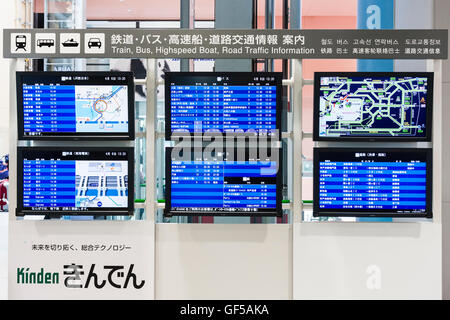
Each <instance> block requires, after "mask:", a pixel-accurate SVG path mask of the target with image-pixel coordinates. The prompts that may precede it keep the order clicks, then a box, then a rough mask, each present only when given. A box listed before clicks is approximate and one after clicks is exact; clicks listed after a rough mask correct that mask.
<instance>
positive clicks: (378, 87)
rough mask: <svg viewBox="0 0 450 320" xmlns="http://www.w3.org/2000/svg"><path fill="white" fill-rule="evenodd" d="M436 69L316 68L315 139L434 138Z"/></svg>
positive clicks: (383, 139)
mask: <svg viewBox="0 0 450 320" xmlns="http://www.w3.org/2000/svg"><path fill="white" fill-rule="evenodd" d="M432 108H433V73H432V72H390V73H384V72H316V73H315V74H314V140H315V141H321V140H328V141H333V140H339V141H344V140H349V141H350V140H353V141H358V140H359V141H430V140H431V129H432Z"/></svg>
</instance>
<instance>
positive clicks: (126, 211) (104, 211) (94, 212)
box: [16, 147, 134, 218]
mask: <svg viewBox="0 0 450 320" xmlns="http://www.w3.org/2000/svg"><path fill="white" fill-rule="evenodd" d="M26 150H33V151H38V152H39V151H43V152H45V151H104V152H107V151H111V152H119V151H126V152H127V154H128V159H127V161H128V207H127V208H123V209H120V210H114V209H111V208H95V209H91V210H87V211H57V212H55V211H50V210H42V211H41V210H39V211H34V210H28V209H24V207H23V188H22V186H23V152H24V151H26ZM28 215H33V216H35V215H46V216H49V217H55V218H59V217H61V216H132V215H134V148H133V147H67V148H66V147H17V208H16V216H18V217H23V216H28Z"/></svg>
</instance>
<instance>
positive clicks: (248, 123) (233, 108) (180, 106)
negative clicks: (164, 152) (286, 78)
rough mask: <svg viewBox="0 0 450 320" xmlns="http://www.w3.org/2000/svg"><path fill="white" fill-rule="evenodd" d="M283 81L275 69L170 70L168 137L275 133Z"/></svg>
mask: <svg viewBox="0 0 450 320" xmlns="http://www.w3.org/2000/svg"><path fill="white" fill-rule="evenodd" d="M281 84H282V74H281V73H276V72H256V73H255V72H168V73H166V74H165V90H166V91H165V96H166V139H168V140H169V139H171V138H173V137H177V136H186V135H188V136H189V135H190V136H194V137H195V134H199V135H201V136H210V135H217V134H221V135H225V134H226V135H241V136H242V135H247V136H262V135H264V136H270V137H272V138H273V137H274V138H277V131H276V130H278V132H279V130H280V126H281V96H282V86H281ZM278 139H279V138H278Z"/></svg>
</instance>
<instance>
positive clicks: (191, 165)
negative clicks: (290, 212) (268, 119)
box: [165, 148, 282, 216]
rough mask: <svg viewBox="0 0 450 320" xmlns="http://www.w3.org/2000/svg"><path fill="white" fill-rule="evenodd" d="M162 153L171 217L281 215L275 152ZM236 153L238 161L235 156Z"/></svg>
mask: <svg viewBox="0 0 450 320" xmlns="http://www.w3.org/2000/svg"><path fill="white" fill-rule="evenodd" d="M172 150H176V149H175V148H173V149H172V148H168V150H167V151H166V211H165V214H166V215H167V216H171V215H231V216H252V215H256V216H257V215H260V216H275V215H281V214H282V212H281V202H282V198H281V197H282V194H281V189H282V185H281V172H280V171H281V169H280V166H279V164H280V163H281V161H280V159H279V157H280V152H279V150H278V149H277V150H276V151H273V152H274V154H272V155H270V156H269V157H263V158H258V157H256V156H255V157H254V156H251V155H249V153H248V151H245V150H244V149H242V150H240V151H239V150H238V151H233V152H227V151H224V152H217V153H215V155H208V156H207V155H205V154H202V153H201V152H199V153H196V152H192V153H191V154H189V155H188V156H186V154H185V155H184V156H183V157H180V156H179V154H178V153H177V152H176V151H174V152H173V153H172ZM239 152H241V155H242V157H241V158H239V157H236V156H235V155H236V154H237V153H239Z"/></svg>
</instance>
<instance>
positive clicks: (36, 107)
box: [19, 73, 129, 138]
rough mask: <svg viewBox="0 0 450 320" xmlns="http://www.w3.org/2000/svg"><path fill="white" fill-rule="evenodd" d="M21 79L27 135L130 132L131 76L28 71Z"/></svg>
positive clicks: (20, 113) (24, 124) (124, 134)
mask: <svg viewBox="0 0 450 320" xmlns="http://www.w3.org/2000/svg"><path fill="white" fill-rule="evenodd" d="M20 80H21V83H20V85H21V88H20V89H21V90H20V94H21V97H20V98H21V99H19V103H20V104H19V110H20V112H19V116H21V118H20V119H19V122H20V126H21V127H23V130H22V132H21V133H22V134H23V136H24V137H28V138H39V137H46V136H49V137H57V136H82V135H118V136H121V135H123V136H126V135H128V133H129V106H128V103H129V92H128V91H129V87H128V82H129V76H125V75H124V76H105V74H102V75H77V76H75V75H70V73H68V74H67V75H61V76H59V75H54V74H52V73H49V75H42V74H34V73H28V74H26V73H25V74H24V75H22V76H21V78H20Z"/></svg>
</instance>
